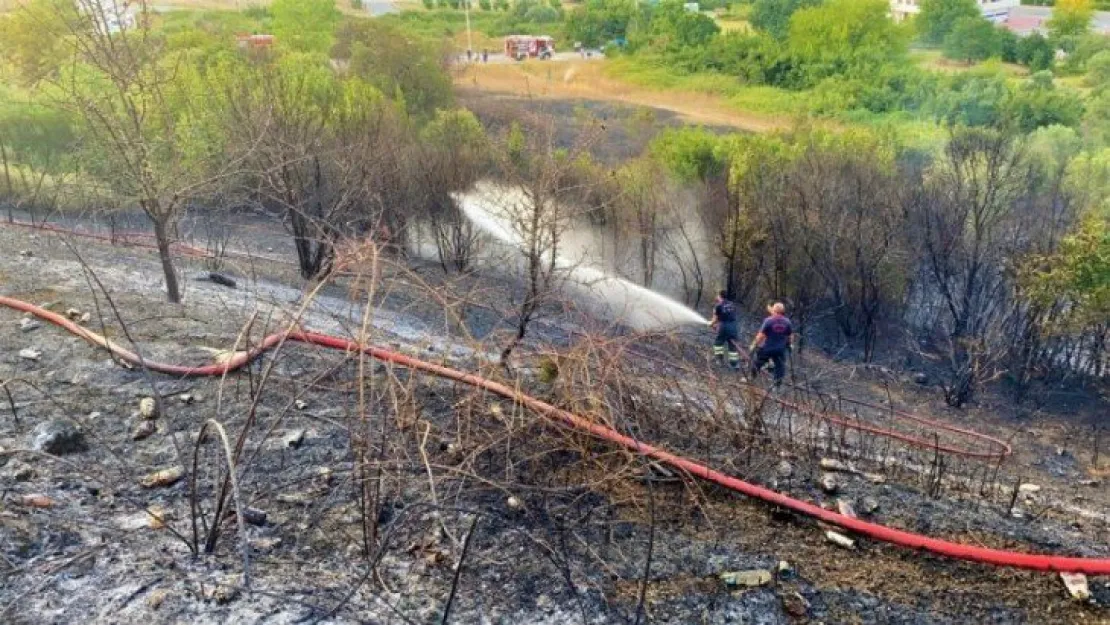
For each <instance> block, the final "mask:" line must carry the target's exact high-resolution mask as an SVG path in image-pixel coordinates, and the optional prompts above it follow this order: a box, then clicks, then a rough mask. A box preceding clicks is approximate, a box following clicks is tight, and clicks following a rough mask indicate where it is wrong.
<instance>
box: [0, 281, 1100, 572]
mask: <svg viewBox="0 0 1110 625" xmlns="http://www.w3.org/2000/svg"><path fill="white" fill-rule="evenodd" d="M0 305H2V306H7V307H9V308H13V309H15V310H19V311H23V312H28V313H31V314H32V315H35V316H36V317H39V318H40V319H43V320H45V321H49V322H51V323H53V324H55V325H58V326H61V327H63V328H65V329H66V330H69V331H70V332H72V333H73V334H76V335H77V336H80V337H82V338H84V339H85V340H87V341H89V342H90V343H93V344H94V345H99V346H101V347H103V348H105V349H108V350H110V351H111V352H112V353H114V354H115V355H116V356H118V357H119V358H121V359H123V360H125V361H127V362H129V363H131V364H134V365H137V366H143V367H146V368H148V369H150V370H152V371H158V372H162V373H168V374H173V375H178V376H216V375H223V374H225V373H226V372H228V371H233V370H235V369H238V368H239V367H242V366H244V365H246V364H247V363H249V362H251V361H252V360H253V359H255V358H257V357H258V356H260V355H261V354H262V353H263V352H265V351H266V350H268V349H270V348H272V347H273V346H275V345H277V344H279V343H281V342H282V341H285V340H291V341H300V342H303V343H309V344H313V345H320V346H323V347H328V348H331V349H337V350H343V351H345V352H362V353H364V354H367V355H369V356H371V357H373V358H376V359H378V360H383V361H386V362H392V363H394V364H397V365H400V366H402V367H406V368H409V369H413V370H417V371H423V372H425V373H430V374H432V375H436V376H439V377H442V378H446V379H449V380H455V381H457V382H462V383H464V384H469V385H471V386H474V387H477V388H481V389H485V390H487V391H489V392H491V393H494V394H497V395H501V396H502V397H505V398H507V399H511V400H512V401H514V402H518V403H520V404H521V405H524V406H526V407H528V408H530V409H532V410H534V411H536V412H538V413H540V414H541V415H544V416H545V417H548V418H549V419H552V420H554V421H556V422H561V423H563V424H565V425H567V426H569V427H571V428H574V429H576V430H579V431H582V432H588V433H590V434H592V435H594V436H597V437H599V438H602V439H604V440H607V441H610V442H612V443H615V444H617V445H620V446H622V447H625V448H626V449H629V450H631V451H633V452H636V453H639V454H642V455H644V456H647V457H649V458H653V459H655V460H657V461H659V462H662V463H664V464H667V465H669V466H671V467H674V468H675V469H679V470H681V471H685V472H687V473H689V474H691V475H694V476H697V477H700V478H702V479H705V480H707V481H709V482H712V483H714V484H718V485H720V486H723V487H724V488H727V489H729V490H732V491H736V492H738V493H741V494H744V495H747V496H749V497H755V498H757V499H762V500H763V501H767V502H770V503H772V504H775V505H778V506H782V507H784V508H787V509H790V510H793V511H795V512H798V513H801V514H804V515H807V516H811V517H814V518H816V519H819V520H821V521H824V522H826V523H831V524H833V525H837V526H839V527H842V528H844V529H846V530H850V531H852V532H855V533H857V534H861V535H863V536H867V537H870V538H874V539H877V540H881V541H884V542H888V543H891V544H894V545H899V546H902V547H908V548H910V549H920V550H923V551H928V552H930V553H933V554H937V555H941V556H946V557H949V558H956V559H959V560H967V561H971V562H981V563H984V564H993V565H996V566H1007V567H1015V568H1021V569H1031V570H1036V571H1063V572H1071V573H1086V574H1088V575H1108V574H1110V559H1097V558H1072V557H1061V556H1050V555H1036V554H1029V553H1018V552H1013V551H1003V550H999V549H988V548H985V547H975V546H972V545H964V544H960V543H954V542H949V541H946V540H939V539H936V538H929V537H928V536H922V535H920V534H914V533H912V532H906V531H903V530H897V529H894V528H890V527H886V526H883V525H878V524H875V523H868V522H866V521H861V520H860V519H857V518H854V517H849V516H844V515H842V514H837V513H835V512H830V511H828V510H825V509H824V508H821V507H819V506H815V505H813V504H811V503H807V502H805V501H801V500H798V499H794V498H793V497H788V496H786V495H783V494H781V493H777V492H775V491H772V490H769V489H766V488H763V487H761V486H756V485H755V484H751V483H749V482H745V481H743V480H740V479H737V478H735V477H731V476H728V475H725V474H723V473H720V472H719V471H714V470H713V469H710V468H709V467H707V466H705V465H702V464H699V463H697V462H694V461H692V460H688V459H686V458H683V457H681V456H677V455H675V454H672V453H670V452H667V451H664V450H662V449H659V448H657V447H653V446H651V445H648V444H646V443H642V442H640V441H637V440H635V439H633V438H630V437H628V436H625V435H624V434H621V433H619V432H617V431H615V430H613V429H612V428H609V427H606V426H604V425H600V424H597V423H593V422H592V421H589V420H587V419H584V418H582V417H580V416H578V415H575V414H573V413H570V412H568V411H566V410H562V409H560V408H556V407H555V406H552V405H551V404H548V403H546V402H543V401H540V400H539V399H536V398H535V397H531V396H529V395H525V394H523V393H520V392H518V391H517V390H515V389H513V388H511V387H509V386H506V385H504V384H500V383H498V382H494V381H492V380H488V379H486V378H483V377H481V376H477V375H473V374H469V373H464V372H462V371H458V370H456V369H451V368H448V367H444V366H442V365H437V364H434V363H430V362H425V361H423V360H419V359H416V358H412V357H411V356H406V355H404V354H399V353H397V352H393V351H389V350H386V349H382V348H380V347H375V346H373V345H359V344H358V343H356V342H354V341H350V340H347V339H344V338H340V337H336V336H330V335H327V334H317V333H314V332H301V331H293V332H289V333H278V334H271V335H270V336H267V337H266V338H265V339H264V340H263V341H262V343H261V344H260V345H259V346H258V347H256V348H254V349H252V350H251V351H249V352H241V353H238V354H236V355H235V356H234V357H233V358H231V359H230V360H228V361H227V362H225V363H221V364H213V365H205V366H200V367H187V366H180V365H170V364H164V363H158V362H150V361H147V360H145V359H141V358H139V357H138V356H137V355H136V354H134V353H132V352H130V351H128V350H126V349H123V348H122V347H120V346H118V345H116V344H114V343H112V342H111V341H110V340H108V339H107V338H105V337H103V336H100V335H99V334H96V333H95V332H92V331H90V330H88V329H87V328H84V327H82V326H80V325H78V324H76V323H74V322H72V321H70V320H69V319H66V318H65V317H63V316H61V315H59V314H57V313H53V312H50V311H48V310H45V309H43V308H40V307H38V306H35V305H34V304H30V303H27V302H24V301H21V300H18V299H13V298H10V297H3V296H0Z"/></svg>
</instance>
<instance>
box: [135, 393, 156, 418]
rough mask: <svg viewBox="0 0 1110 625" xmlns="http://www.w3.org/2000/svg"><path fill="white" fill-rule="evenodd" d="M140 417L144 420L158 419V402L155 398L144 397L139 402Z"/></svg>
mask: <svg viewBox="0 0 1110 625" xmlns="http://www.w3.org/2000/svg"><path fill="white" fill-rule="evenodd" d="M139 416H140V417H141V418H143V419H157V418H158V402H156V401H154V398H153V397H144V398H142V399H140V400H139Z"/></svg>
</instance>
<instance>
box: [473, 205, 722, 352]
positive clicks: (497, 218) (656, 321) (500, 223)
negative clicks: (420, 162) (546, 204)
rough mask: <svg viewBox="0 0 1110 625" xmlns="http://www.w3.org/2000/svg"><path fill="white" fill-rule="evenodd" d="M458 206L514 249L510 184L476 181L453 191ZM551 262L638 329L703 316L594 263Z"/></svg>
mask: <svg viewBox="0 0 1110 625" xmlns="http://www.w3.org/2000/svg"><path fill="white" fill-rule="evenodd" d="M455 199H456V200H457V202H458V205H459V208H460V209H461V210H462V212H463V214H465V215H466V216H467V218H468V219H470V221H471V222H472V223H474V225H476V226H478V228H479V229H481V230H482V231H483V232H485V233H487V234H489V235H490V236H492V237H493V238H494V239H497V240H498V241H500V242H501V243H504V244H506V245H508V246H510V247H512V248H513V249H514V251H519V250H520V248H521V246H522V244H523V241H522V239H521V236H520V235H519V233H518V232H516V230H515V229H514V228H513V221H512V215H513V214H514V212H515V211H519V210H521V209H522V207H523V206H524V196H523V194H522V193H521V192H520V191H519V190H516V189H510V188H506V187H501V186H497V185H493V184H490V183H479V184H478V185H477V186H476V188H475V189H474V191H471V192H469V193H462V194H458V195H456V196H455ZM555 266H556V268H557V269H559V270H561V271H565V272H566V275H567V283H568V285H569V286H572V287H574V288H576V289H578V290H579V291H580V292H581V293H582V294H583V295H585V296H586V297H587V298H588V299H589V300H590V301H591V302H593V303H595V304H597V305H599V306H600V307H602V308H603V309H604V311H605V313H606V314H607V315H609V316H611V317H612V318H613V319H615V320H617V321H620V322H621V323H624V324H626V325H628V326H631V327H633V328H636V329H640V330H647V329H654V328H666V327H674V326H678V325H682V324H694V323H696V324H701V325H705V324H706V323H707V322H708V321H707V320H706V318H705V317H702V316H701V315H699V314H698V313H697V312H695V311H693V310H692V309H690V308H687V307H686V306H683V305H682V304H680V303H679V302H677V301H675V300H673V299H671V298H669V297H667V296H665V295H662V294H660V293H656V292H655V291H652V290H651V289H648V288H645V287H643V286H640V285H638V284H636V283H634V282H630V281H628V280H625V279H624V278H620V277H617V276H614V275H612V274H610V273H608V272H606V271H604V270H602V269H599V268H598V267H595V266H593V265H590V264H588V263H584V262H578V261H575V260H572V259H568V258H566V257H564V256H559V257H557V258H556V260H555Z"/></svg>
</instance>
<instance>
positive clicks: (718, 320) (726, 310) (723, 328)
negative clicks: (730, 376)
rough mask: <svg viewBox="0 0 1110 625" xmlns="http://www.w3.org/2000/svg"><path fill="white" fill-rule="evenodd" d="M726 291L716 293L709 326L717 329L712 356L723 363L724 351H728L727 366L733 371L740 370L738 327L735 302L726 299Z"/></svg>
mask: <svg viewBox="0 0 1110 625" xmlns="http://www.w3.org/2000/svg"><path fill="white" fill-rule="evenodd" d="M727 296H728V293H727V292H726V291H723V290H722V291H720V292H718V293H717V303H716V305H715V306H713V318H712V319H710V321H709V327H710V328H712V329H714V330H716V331H717V338H716V340H714V341H713V358H714V360H716V361H717V362H718V363H723V362H724V359H725V351H726V350H727V351H728V366H729V367H731V368H732V370H733V371H739V370H740V329H739V327H738V326H737V323H736V304H733V303H732V302H731V301H729V300H728V297H727Z"/></svg>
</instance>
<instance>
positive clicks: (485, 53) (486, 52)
mask: <svg viewBox="0 0 1110 625" xmlns="http://www.w3.org/2000/svg"><path fill="white" fill-rule="evenodd" d="M482 62H483V63H489V50H486V49H485V48H482Z"/></svg>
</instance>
